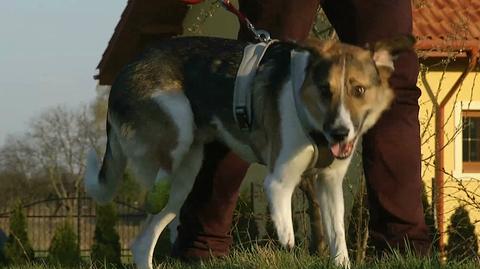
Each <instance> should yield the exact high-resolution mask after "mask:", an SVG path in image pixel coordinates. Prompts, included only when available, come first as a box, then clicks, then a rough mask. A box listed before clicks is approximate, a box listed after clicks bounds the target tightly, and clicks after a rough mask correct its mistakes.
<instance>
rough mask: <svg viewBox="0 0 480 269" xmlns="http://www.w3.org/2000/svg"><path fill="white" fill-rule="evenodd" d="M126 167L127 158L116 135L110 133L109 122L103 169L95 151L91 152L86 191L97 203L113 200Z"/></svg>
mask: <svg viewBox="0 0 480 269" xmlns="http://www.w3.org/2000/svg"><path fill="white" fill-rule="evenodd" d="M125 166H126V157H125V155H124V153H123V151H122V149H121V147H120V144H119V143H118V139H117V138H116V136H115V134H111V132H110V124H109V123H108V122H107V148H106V150H105V155H104V157H103V163H102V167H100V168H99V161H98V157H97V153H96V151H95V150H91V151H90V153H89V154H88V157H87V168H86V170H85V180H84V184H85V191H86V192H87V194H88V195H89V196H91V197H92V198H93V199H94V200H95V201H96V202H98V203H100V204H103V203H108V202H110V201H111V200H112V199H113V196H114V195H115V193H116V191H117V189H118V186H119V185H120V184H119V183H120V180H121V178H122V177H123V172H124V170H125Z"/></svg>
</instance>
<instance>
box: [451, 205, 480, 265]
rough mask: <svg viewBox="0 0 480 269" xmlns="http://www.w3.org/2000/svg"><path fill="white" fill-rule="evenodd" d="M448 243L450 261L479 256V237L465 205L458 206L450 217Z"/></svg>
mask: <svg viewBox="0 0 480 269" xmlns="http://www.w3.org/2000/svg"><path fill="white" fill-rule="evenodd" d="M447 233H448V243H447V246H446V251H447V258H448V260H450V261H455V260H456V261H461V260H465V259H469V258H477V257H478V256H477V253H478V239H477V236H476V235H475V226H473V224H472V222H471V221H470V217H469V216H468V211H467V210H466V209H465V207H464V206H460V207H458V208H457V209H456V210H455V212H454V213H453V215H452V217H451V218H450V225H449V226H448V229H447Z"/></svg>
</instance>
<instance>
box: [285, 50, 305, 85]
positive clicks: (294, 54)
mask: <svg viewBox="0 0 480 269" xmlns="http://www.w3.org/2000/svg"><path fill="white" fill-rule="evenodd" d="M309 59H310V53H309V52H308V51H306V50H292V51H291V52H290V74H291V75H290V76H291V78H290V79H291V80H292V85H293V87H294V89H295V91H298V90H299V89H300V88H301V87H302V85H303V82H304V80H305V76H306V73H307V67H308V62H309Z"/></svg>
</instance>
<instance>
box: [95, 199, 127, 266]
mask: <svg viewBox="0 0 480 269" xmlns="http://www.w3.org/2000/svg"><path fill="white" fill-rule="evenodd" d="M96 212H97V222H96V225H95V235H94V237H93V241H94V242H93V246H92V254H91V258H92V261H93V262H94V263H101V264H113V265H120V264H121V260H120V255H121V247H120V237H119V236H118V233H117V231H116V230H115V223H116V222H117V214H116V212H115V207H114V206H113V204H108V205H104V206H97V208H96Z"/></svg>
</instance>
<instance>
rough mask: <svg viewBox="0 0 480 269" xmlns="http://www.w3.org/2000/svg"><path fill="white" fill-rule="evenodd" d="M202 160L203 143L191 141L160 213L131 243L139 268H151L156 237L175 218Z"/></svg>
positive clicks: (172, 178) (154, 216)
mask: <svg viewBox="0 0 480 269" xmlns="http://www.w3.org/2000/svg"><path fill="white" fill-rule="evenodd" d="M202 160H203V145H202V144H199V143H195V142H194V143H193V144H192V146H191V148H190V150H189V151H188V152H187V153H186V155H185V157H184V158H183V159H182V161H181V163H180V165H179V166H178V168H177V169H176V170H175V171H174V172H173V173H172V175H171V187H170V197H169V199H168V202H167V204H166V206H165V207H164V208H163V209H162V211H160V213H158V214H156V215H153V216H152V217H151V219H150V221H149V223H148V224H147V226H146V227H145V229H144V230H143V232H142V233H141V234H140V235H139V236H138V237H137V239H135V242H134V243H133V245H132V253H133V258H134V261H135V263H136V265H137V266H138V268H140V269H152V268H153V267H152V257H153V250H154V248H155V244H156V242H157V239H158V237H159V236H160V234H161V233H162V231H163V230H164V229H165V227H166V226H167V225H168V224H169V223H170V222H171V221H172V220H174V219H175V217H176V216H177V215H178V213H179V212H180V208H181V207H182V205H183V203H184V202H185V200H186V199H187V196H188V194H189V193H190V191H191V189H192V187H193V183H194V182H195V178H196V176H197V174H198V172H199V171H200V167H201V165H202Z"/></svg>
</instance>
